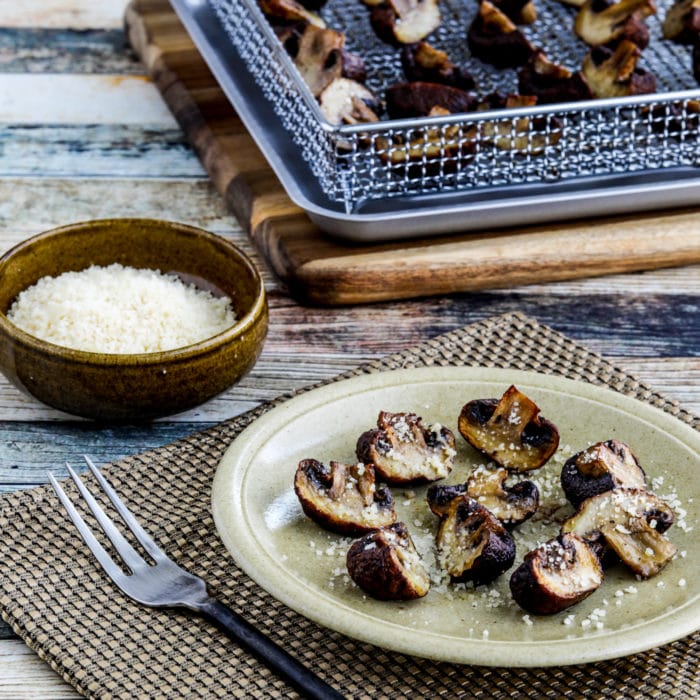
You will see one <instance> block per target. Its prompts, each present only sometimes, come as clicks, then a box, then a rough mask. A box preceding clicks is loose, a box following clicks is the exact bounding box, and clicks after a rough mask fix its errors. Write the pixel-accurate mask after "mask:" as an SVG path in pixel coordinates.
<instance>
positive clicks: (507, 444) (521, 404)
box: [458, 386, 559, 472]
mask: <svg viewBox="0 0 700 700" xmlns="http://www.w3.org/2000/svg"><path fill="white" fill-rule="evenodd" d="M458 428H459V432H460V434H461V435H462V436H463V437H464V439H465V440H466V441H467V442H468V443H469V444H470V445H471V446H472V447H474V448H475V449H477V450H479V452H481V453H482V454H484V455H486V456H487V457H489V458H490V459H492V460H493V461H494V462H496V464H499V465H500V466H502V467H506V469H511V470H514V471H519V472H525V471H530V470H532V469H538V468H539V467H541V466H542V465H543V464H544V463H545V462H546V461H547V460H548V459H549V458H550V457H551V456H552V455H553V454H554V453H555V452H556V450H557V447H558V446H559V431H558V430H557V428H556V426H555V425H554V423H552V422H551V421H549V420H547V419H546V418H544V417H543V416H541V415H540V409H539V407H538V406H537V404H535V402H534V401H532V400H531V399H529V398H528V397H527V396H525V394H523V393H522V392H520V391H518V389H517V388H516V387H515V386H511V387H509V388H508V389H507V390H506V392H505V393H504V394H503V396H502V397H501V398H500V400H499V399H476V400H474V401H469V402H468V403H466V404H465V405H464V407H463V408H462V411H461V412H460V414H459V420H458Z"/></svg>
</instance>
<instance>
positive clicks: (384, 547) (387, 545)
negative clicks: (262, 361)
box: [346, 523, 430, 600]
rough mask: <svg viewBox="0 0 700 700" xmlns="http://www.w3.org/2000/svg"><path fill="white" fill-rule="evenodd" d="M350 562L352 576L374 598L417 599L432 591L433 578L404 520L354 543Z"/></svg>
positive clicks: (349, 553) (349, 556)
mask: <svg viewBox="0 0 700 700" xmlns="http://www.w3.org/2000/svg"><path fill="white" fill-rule="evenodd" d="M346 561H347V567H348V573H349V574H350V578H351V579H352V580H353V581H354V582H355V583H356V584H357V585H358V586H359V587H360V588H362V590H364V591H366V592H367V593H369V595H371V596H372V597H373V598H378V599H379V600H414V599H415V598H422V597H423V596H424V595H426V594H427V593H428V591H429V590H430V577H429V576H428V572H427V571H426V569H425V566H424V565H423V562H422V561H421V558H420V555H419V554H418V552H417V551H416V548H415V545H414V544H413V540H412V539H411V536H410V534H409V532H408V530H407V528H406V526H405V525H404V523H395V524H394V525H389V526H387V527H383V528H381V529H380V530H375V531H373V532H370V533H368V534H367V535H365V536H364V537H363V538H362V539H359V540H357V541H356V542H353V544H352V545H351V547H350V549H349V550H348V554H347V560H346Z"/></svg>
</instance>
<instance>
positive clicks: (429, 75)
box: [401, 41, 474, 90]
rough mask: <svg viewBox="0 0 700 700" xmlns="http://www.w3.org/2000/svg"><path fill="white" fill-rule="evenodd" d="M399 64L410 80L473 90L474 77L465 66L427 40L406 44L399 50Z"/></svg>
mask: <svg viewBox="0 0 700 700" xmlns="http://www.w3.org/2000/svg"><path fill="white" fill-rule="evenodd" d="M401 65H402V67H403V72H404V75H405V76H406V78H408V80H409V81H411V82H425V83H438V84H440V85H449V86H451V87H456V88H459V89H460V90H473V89H474V78H473V77H472V76H471V73H469V71H468V70H467V69H466V68H463V67H462V66H457V65H455V64H454V63H452V61H451V60H450V58H449V56H448V55H447V54H446V53H445V52H444V51H441V50H440V49H436V48H435V47H433V46H431V45H430V44H429V43H428V42H427V41H419V42H418V43H417V44H408V45H406V46H404V47H403V49H402V50H401Z"/></svg>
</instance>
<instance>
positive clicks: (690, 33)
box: [662, 0, 700, 44]
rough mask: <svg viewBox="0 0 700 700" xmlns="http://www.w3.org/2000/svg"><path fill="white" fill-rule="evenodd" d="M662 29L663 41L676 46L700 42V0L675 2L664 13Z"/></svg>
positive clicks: (679, 0) (678, 0)
mask: <svg viewBox="0 0 700 700" xmlns="http://www.w3.org/2000/svg"><path fill="white" fill-rule="evenodd" d="M662 29H663V35H664V39H670V40H671V41H675V42H676V43H678V44H696V43H697V42H698V41H700V0H677V2H675V3H674V4H673V5H671V7H670V8H669V10H668V12H667V13H666V17H665V18H664V22H663V26H662Z"/></svg>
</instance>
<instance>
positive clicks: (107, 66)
mask: <svg viewBox="0 0 700 700" xmlns="http://www.w3.org/2000/svg"><path fill="white" fill-rule="evenodd" d="M0 72H3V73H92V74H95V73H102V74H105V73H118V74H122V75H125V74H126V75H139V74H143V73H144V68H143V66H142V65H141V63H140V62H139V60H138V59H137V58H136V56H135V55H134V53H133V51H132V50H131V48H130V47H128V46H127V44H126V42H125V39H124V32H123V31H122V30H121V29H109V30H100V29H94V30H93V29H86V30H71V29H27V28H0Z"/></svg>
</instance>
